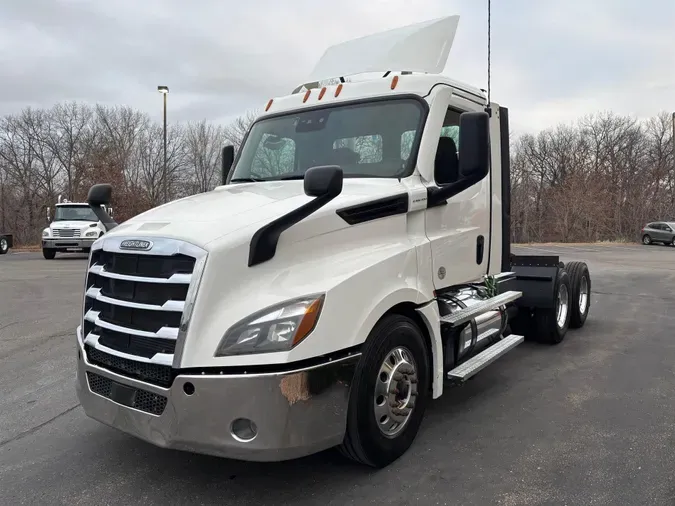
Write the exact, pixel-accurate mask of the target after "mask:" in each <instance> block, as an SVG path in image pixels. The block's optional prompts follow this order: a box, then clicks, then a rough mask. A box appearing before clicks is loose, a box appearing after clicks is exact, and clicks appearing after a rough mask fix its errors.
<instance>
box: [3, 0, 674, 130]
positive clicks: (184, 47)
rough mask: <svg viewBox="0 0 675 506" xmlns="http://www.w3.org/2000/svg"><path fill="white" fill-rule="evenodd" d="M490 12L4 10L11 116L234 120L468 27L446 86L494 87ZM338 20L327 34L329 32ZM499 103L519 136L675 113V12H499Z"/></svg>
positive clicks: (446, 0) (199, 3)
mask: <svg viewBox="0 0 675 506" xmlns="http://www.w3.org/2000/svg"><path fill="white" fill-rule="evenodd" d="M486 5H487V2H486V1H476V0H337V1H331V0H325V1H322V0H247V1H235V0H192V1H191V2H188V1H186V0H110V1H105V0H0V68H1V69H2V71H1V72H2V74H1V79H0V115H3V114H8V113H13V112H16V111H18V110H20V109H21V108H23V107H26V106H28V105H32V106H40V107H49V106H51V105H53V104H54V103H56V102H60V101H65V100H78V101H86V102H90V103H96V102H99V103H106V104H127V105H130V106H133V107H136V108H139V109H142V110H144V111H147V112H148V113H150V114H151V115H152V116H153V118H157V119H158V120H159V119H161V111H162V108H161V98H160V96H159V94H158V93H157V85H160V84H165V85H168V86H169V87H170V95H169V97H168V99H169V121H185V120H201V119H204V118H206V119H207V120H211V121H225V120H227V119H228V118H232V117H234V116H236V115H238V114H239V113H241V112H243V111H245V110H247V109H250V108H256V107H262V106H263V105H264V104H265V102H266V101H267V100H268V99H269V98H270V97H272V96H278V95H284V94H287V93H289V92H290V91H291V90H292V89H293V88H294V87H295V86H296V85H297V84H300V83H302V82H303V79H304V77H305V76H307V75H308V74H309V72H310V71H311V70H312V68H313V66H314V63H315V62H316V60H317V59H318V58H319V57H320V56H321V54H322V53H323V51H324V49H325V48H326V47H327V46H329V45H331V44H334V43H336V42H340V41H342V40H347V39H351V38H354V37H358V36H362V35H366V34H369V33H372V32H376V31H380V30H386V29H389V28H394V27H397V26H401V25H405V24H409V23H412V22H416V21H423V20H427V19H433V18H436V17H441V16H445V15H450V14H459V15H460V16H461V18H460V23H459V29H458V33H457V37H456V39H455V44H454V46H453V48H452V51H451V54H450V58H449V62H448V66H447V67H446V70H445V73H446V74H447V75H450V76H452V77H454V78H456V79H459V80H462V81H467V82H470V83H471V84H474V85H476V86H479V87H482V88H484V87H486V80H487V74H486V49H487V43H486V23H487V9H486ZM324 20H325V21H324ZM492 28H493V31H492V62H493V64H492V98H493V100H495V101H497V102H500V103H501V104H503V105H507V106H508V107H509V108H510V110H511V118H512V126H513V127H514V129H515V130H516V131H517V132H522V131H536V130H538V129H540V128H546V127H548V126H552V125H555V124H556V123H558V122H561V121H571V120H574V119H576V118H577V117H579V116H581V115H584V114H587V113H592V112H596V111H599V110H609V109H611V110H614V111H616V112H619V113H622V114H632V115H635V116H639V117H644V116H650V115H654V114H656V113H657V112H659V111H661V110H667V111H673V110H675V1H673V0H566V1H558V0H501V1H500V0H495V1H494V2H493V6H492Z"/></svg>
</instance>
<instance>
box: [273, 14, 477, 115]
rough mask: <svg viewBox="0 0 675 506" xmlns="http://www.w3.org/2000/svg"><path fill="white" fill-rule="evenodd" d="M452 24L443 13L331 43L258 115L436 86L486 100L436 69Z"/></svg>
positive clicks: (420, 91)
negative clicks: (293, 85) (300, 77)
mask: <svg viewBox="0 0 675 506" xmlns="http://www.w3.org/2000/svg"><path fill="white" fill-rule="evenodd" d="M458 24H459V16H457V15H453V16H446V17H443V18H439V19H433V20H431V21H424V22H422V23H415V24H412V25H408V26H403V27H400V28H395V29H393V30H387V31H384V32H380V33H376V34H373V35H368V36H366V37H360V38H358V39H353V40H350V41H346V42H342V43H340V44H336V45H334V46H331V47H329V48H328V49H327V50H326V51H325V53H324V54H323V56H322V57H321V59H320V60H319V61H318V62H317V64H316V66H315V67H314V70H313V71H312V73H311V74H310V75H309V77H308V78H307V80H306V81H305V82H304V83H303V84H301V85H299V86H298V87H297V88H296V89H295V90H293V92H292V93H291V94H290V95H286V96H282V97H277V98H273V99H270V100H269V102H267V105H266V107H265V111H264V114H274V113H280V112H285V111H289V110H297V109H302V108H306V107H315V106H317V105H323V104H327V103H336V102H343V101H344V102H346V101H352V100H358V99H369V98H374V97H382V96H385V97H386V96H391V97H395V96H396V95H402V94H414V95H417V96H420V97H425V96H426V95H428V94H429V92H430V91H431V89H432V88H433V87H434V86H436V85H445V86H450V87H451V88H453V90H454V92H455V93H457V94H458V95H462V96H464V98H468V99H469V100H471V101H472V102H476V103H478V104H480V105H487V97H486V96H485V93H484V92H483V90H481V89H479V88H476V87H475V86H471V85H468V84H465V83H461V82H459V81H456V80H454V79H451V78H449V77H447V76H444V75H442V74H441V72H442V71H443V69H444V68H445V66H446V63H447V59H448V56H449V55H450V49H451V48H452V43H453V41H454V39H455V34H456V32H457V26H458ZM322 81H323V82H332V83H334V84H330V85H327V86H324V85H323V84H321V83H322ZM345 81H348V82H345Z"/></svg>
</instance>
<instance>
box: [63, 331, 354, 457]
mask: <svg viewBox="0 0 675 506" xmlns="http://www.w3.org/2000/svg"><path fill="white" fill-rule="evenodd" d="M77 337H78V339H77V342H78V357H77V379H76V385H77V387H76V388H77V395H78V398H79V400H80V403H81V404H82V407H83V409H84V412H85V413H86V414H87V416H89V417H91V418H94V419H95V420H98V421H99V422H102V423H104V424H106V425H109V426H112V427H115V428H117V429H119V430H121V431H123V432H126V433H128V434H131V435H133V436H136V437H138V438H141V439H143V440H145V441H148V442H150V443H153V444H155V445H157V446H160V447H164V448H172V449H176V450H184V451H190V452H195V453H204V454H209V455H215V456H220V457H227V458H232V459H238V460H253V461H281V460H287V459H293V458H298V457H302V456H305V455H309V454H312V453H316V452H318V451H321V450H325V449H328V448H331V447H333V446H336V445H338V444H340V443H341V442H342V439H343V437H344V432H345V426H346V420H347V406H348V402H349V389H350V385H351V382H352V378H353V375H354V368H355V367H356V363H357V361H358V359H359V356H360V355H359V354H354V355H352V356H349V357H346V358H343V359H335V360H332V361H330V362H327V363H324V364H322V365H318V366H312V367H307V368H304V369H299V370H294V371H290V372H283V373H273V372H271V373H262V374H245V373H244V374H236V375H228V374H217V375H209V374H178V376H176V378H175V379H174V380H173V383H172V384H171V386H170V387H169V388H162V387H159V386H155V385H152V384H149V383H145V382H141V381H136V380H134V379H131V378H128V377H125V376H121V375H119V374H116V373H114V372H112V371H110V370H107V369H104V368H102V367H99V366H96V365H94V364H92V363H91V362H90V361H89V360H88V358H87V355H86V352H85V348H84V346H83V343H82V336H81V329H80V328H79V327H78V329H77ZM120 385H121V386H120ZM129 387H131V388H129ZM94 392H97V393H94ZM112 398H114V399H115V400H112ZM128 406H134V407H128ZM149 411H152V412H154V414H153V413H151V412H149ZM241 420H244V422H242V421H241ZM235 421H237V422H236V423H235ZM246 421H252V422H253V423H254V424H255V427H256V428H257V432H256V435H255V437H254V438H253V439H250V440H248V441H246V440H245V439H249V438H250V436H251V433H250V431H248V432H244V433H242V432H241V427H247V424H246ZM238 429H239V432H238ZM236 434H239V435H243V438H242V437H238V436H237V435H236Z"/></svg>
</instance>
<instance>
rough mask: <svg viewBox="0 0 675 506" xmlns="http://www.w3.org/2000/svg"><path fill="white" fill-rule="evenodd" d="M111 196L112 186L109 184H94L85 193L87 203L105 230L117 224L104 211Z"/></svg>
mask: <svg viewBox="0 0 675 506" xmlns="http://www.w3.org/2000/svg"><path fill="white" fill-rule="evenodd" d="M111 197H112V186H110V185H109V184H95V185H94V186H92V187H91V188H89V194H88V195H87V204H89V207H90V208H91V210H92V211H94V214H95V215H96V217H97V218H98V219H99V221H100V222H101V223H102V224H103V226H104V227H105V230H106V232H107V231H109V230H112V229H113V228H115V227H116V226H117V223H115V221H114V220H113V219H112V218H111V217H110V215H109V214H108V213H107V212H106V206H107V205H108V203H109V202H110V199H111Z"/></svg>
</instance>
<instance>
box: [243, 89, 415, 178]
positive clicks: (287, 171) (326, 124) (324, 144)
mask: <svg viewBox="0 0 675 506" xmlns="http://www.w3.org/2000/svg"><path fill="white" fill-rule="evenodd" d="M425 113H426V110H425V108H424V107H423V105H422V103H421V102H420V101H419V100H417V99H414V98H399V99H396V98H393V99H390V100H386V101H384V100H379V101H372V102H367V103H359V104H346V105H339V106H333V107H324V108H321V109H312V110H306V111H300V112H298V111H294V112H292V113H289V114H284V115H280V116H276V117H271V118H268V119H263V120H261V121H258V122H257V123H255V124H254V125H253V127H252V128H251V131H250V132H249V134H248V137H247V139H246V142H245V143H244V146H243V147H242V150H241V153H240V156H239V159H238V161H237V164H236V166H235V168H234V171H233V172H232V173H231V174H232V175H231V179H230V182H234V183H236V182H242V181H264V180H275V179H276V180H279V179H302V178H303V177H304V174H305V171H306V170H307V169H309V168H310V167H316V166H318V165H339V166H340V167H341V168H342V170H343V172H344V175H345V177H391V178H398V177H405V176H409V175H410V174H412V171H413V168H414V164H415V155H416V149H417V148H416V146H417V144H419V140H418V138H419V135H417V134H418V133H420V131H421V127H422V124H423V121H424V119H425Z"/></svg>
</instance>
